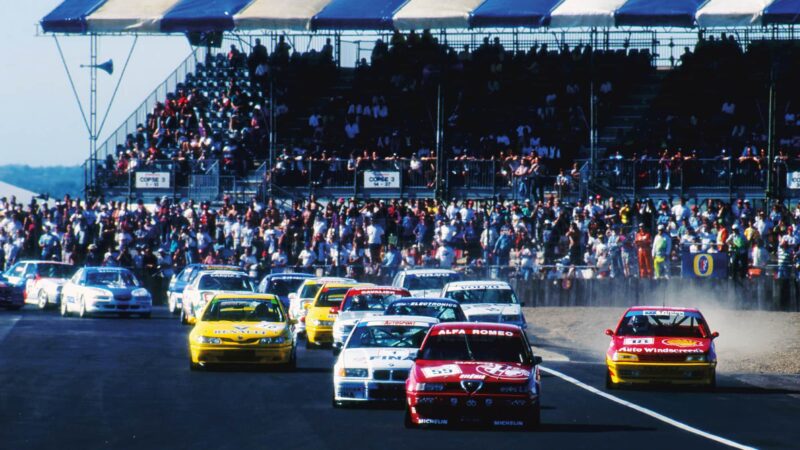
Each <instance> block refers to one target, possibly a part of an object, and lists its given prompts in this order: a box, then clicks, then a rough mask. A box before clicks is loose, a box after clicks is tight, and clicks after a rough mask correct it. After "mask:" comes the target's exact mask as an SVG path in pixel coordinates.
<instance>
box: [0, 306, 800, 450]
mask: <svg viewBox="0 0 800 450" xmlns="http://www.w3.org/2000/svg"><path fill="white" fill-rule="evenodd" d="M188 333H189V328H188V327H184V326H181V325H180V324H179V323H178V321H177V319H175V318H172V317H170V316H169V315H168V313H167V312H166V311H165V310H162V309H159V310H157V311H156V312H155V314H154V316H153V318H152V319H150V320H142V319H119V318H90V319H78V318H66V319H65V318H61V317H60V316H59V315H58V313H57V312H56V311H45V312H41V311H38V310H35V309H33V308H32V307H31V306H26V307H25V309H23V310H21V311H14V312H11V311H4V310H0V448H3V449H29V448H60V449H73V448H75V449H93V448H109V449H126V448H146V449H177V448H202V449H244V448H247V449H261V448H274V447H283V448H314V449H326V448H336V449H339V448H357V449H361V448H379V449H381V450H386V449H392V448H403V449H409V448H437V449H445V448H454V449H455V448H457V449H469V448H479V449H482V450H490V449H502V448H540V449H562V448H570V449H571V448H576V449H577V448H587V449H601V448H609V449H612V448H613V449H628V448H633V449H647V450H650V449H694V448H699V449H713V448H729V447H726V446H724V445H722V444H720V443H717V442H715V441H712V440H709V439H707V438H704V437H701V436H698V435H696V434H692V433H690V432H687V431H685V430H682V429H679V428H677V427H675V426H673V425H670V424H667V423H664V422H663V421H660V420H657V419H654V418H653V417H650V416H648V415H646V414H643V413H642V412H639V411H636V410H634V409H631V408H629V407H626V406H623V405H620V404H618V403H615V402H613V401H611V400H609V399H606V398H603V397H602V396H599V395H597V394H596V393H592V392H589V391H587V390H586V389H582V388H580V387H578V386H576V385H574V384H572V383H569V382H567V381H564V380H562V379H561V378H558V377H555V376H552V375H545V376H544V377H543V381H542V383H543V397H542V404H543V408H542V422H543V423H542V425H541V427H540V429H539V430H537V431H533V432H526V431H511V430H461V429H456V430H452V429H423V430H407V429H405V428H404V427H403V411H402V410H401V409H400V408H395V409H393V408H356V409H333V408H332V407H331V394H332V374H331V367H332V365H333V356H332V355H331V352H330V351H329V350H310V351H306V350H304V349H303V346H302V345H300V346H299V349H298V365H299V367H298V370H297V371H296V372H293V373H284V372H273V371H254V370H241V369H239V370H219V371H204V372H191V371H189V367H188V356H187V346H188V344H187V335H188ZM533 340H534V341H536V338H535V336H534V337H533ZM561 350H563V351H566V352H567V353H569V352H570V351H572V350H570V349H561ZM575 355H577V356H576V359H580V357H581V355H580V353H579V352H577V351H573V356H575ZM722 357H724V355H722ZM544 365H545V366H546V367H549V368H552V369H555V370H558V371H560V372H562V373H565V374H567V375H569V376H571V377H574V378H576V379H578V380H580V381H582V382H584V383H586V384H588V385H590V386H593V387H595V388H598V389H600V390H602V391H605V388H604V387H603V367H602V366H601V365H599V364H596V363H592V362H583V363H581V362H547V361H545V364H544ZM610 393H611V394H612V395H614V396H616V397H619V398H620V399H624V400H627V401H629V402H632V403H635V404H636V405H639V406H642V407H644V408H648V409H650V410H652V411H654V412H657V413H659V414H662V415H664V416H667V417H669V418H671V419H674V420H676V421H679V422H681V423H684V424H686V425H689V426H692V427H694V428H698V429H700V430H703V431H705V432H708V433H712V434H714V435H717V436H719V437H722V438H725V439H729V440H731V441H735V442H737V443H739V444H742V445H747V446H753V447H757V448H786V449H789V448H798V447H799V446H800V387H798V391H792V390H768V389H761V388H757V387H754V386H750V385H745V384H742V383H739V382H737V381H735V380H734V379H732V378H729V377H720V379H719V388H718V389H717V391H715V392H702V391H697V390H692V389H682V390H673V389H656V390H650V389H648V390H622V391H620V390H614V391H610Z"/></svg>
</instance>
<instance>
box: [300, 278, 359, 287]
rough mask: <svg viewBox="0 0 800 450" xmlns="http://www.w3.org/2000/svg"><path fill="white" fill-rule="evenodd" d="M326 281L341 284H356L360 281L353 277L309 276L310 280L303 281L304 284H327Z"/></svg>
mask: <svg viewBox="0 0 800 450" xmlns="http://www.w3.org/2000/svg"><path fill="white" fill-rule="evenodd" d="M326 283H339V284H356V283H358V281H356V280H354V279H352V278H343V277H314V278H309V279H308V280H305V281H303V285H306V284H326Z"/></svg>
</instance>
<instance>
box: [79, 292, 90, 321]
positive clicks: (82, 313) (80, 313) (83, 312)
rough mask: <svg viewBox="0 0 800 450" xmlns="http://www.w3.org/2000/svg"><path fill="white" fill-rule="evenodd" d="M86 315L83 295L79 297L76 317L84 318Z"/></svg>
mask: <svg viewBox="0 0 800 450" xmlns="http://www.w3.org/2000/svg"><path fill="white" fill-rule="evenodd" d="M87 315H88V314H86V302H85V301H84V300H83V297H81V306H80V308H79V309H78V317H80V318H81V319H85V318H86V316H87Z"/></svg>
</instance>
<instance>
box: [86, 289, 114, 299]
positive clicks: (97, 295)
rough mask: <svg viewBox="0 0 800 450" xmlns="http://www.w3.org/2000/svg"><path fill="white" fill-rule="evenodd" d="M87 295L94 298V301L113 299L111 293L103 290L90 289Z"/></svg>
mask: <svg viewBox="0 0 800 450" xmlns="http://www.w3.org/2000/svg"><path fill="white" fill-rule="evenodd" d="M89 295H90V296H92V297H94V299H95V300H111V298H112V297H113V295H112V294H111V292H110V291H107V290H105V289H92V290H90V291H89Z"/></svg>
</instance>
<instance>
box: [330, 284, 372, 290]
mask: <svg viewBox="0 0 800 450" xmlns="http://www.w3.org/2000/svg"><path fill="white" fill-rule="evenodd" d="M353 287H359V288H365V287H372V285H371V284H369V283H357V284H355V285H354V284H352V283H325V284H323V285H322V289H320V290H319V291H320V292H322V291H324V290H327V289H331V288H334V289H337V288H353Z"/></svg>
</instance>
